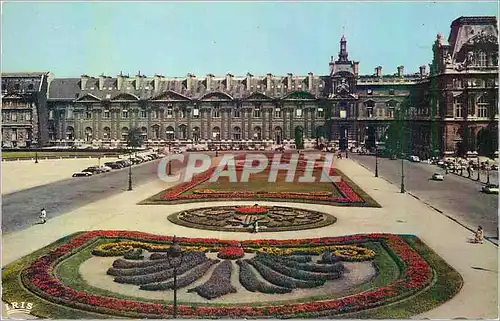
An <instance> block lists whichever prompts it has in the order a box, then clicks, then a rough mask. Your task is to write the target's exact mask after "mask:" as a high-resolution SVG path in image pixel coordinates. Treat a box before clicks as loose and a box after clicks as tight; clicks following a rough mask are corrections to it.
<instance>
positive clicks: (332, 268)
mask: <svg viewBox="0 0 500 321" xmlns="http://www.w3.org/2000/svg"><path fill="white" fill-rule="evenodd" d="M258 256H259V257H260V256H262V257H264V258H271V259H273V260H276V261H279V262H280V263H282V264H284V265H286V266H289V267H293V268H296V269H299V270H304V271H310V272H319V273H340V272H343V271H344V264H343V263H342V262H340V261H339V262H336V263H334V264H330V265H327V264H317V263H300V262H297V261H293V260H289V259H287V257H286V256H279V255H270V254H258Z"/></svg>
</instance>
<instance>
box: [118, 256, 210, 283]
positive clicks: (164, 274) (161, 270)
mask: <svg viewBox="0 0 500 321" xmlns="http://www.w3.org/2000/svg"><path fill="white" fill-rule="evenodd" d="M208 260H209V259H208V258H207V257H198V258H192V259H190V260H188V261H185V262H183V263H182V264H181V265H180V266H179V267H178V268H177V275H180V274H183V273H185V272H187V271H189V270H191V269H192V268H194V267H196V266H197V265H200V264H202V263H204V262H206V261H208ZM169 267H170V265H164V264H161V265H157V266H152V267H148V268H146V269H152V272H149V273H147V274H145V273H146V272H145V273H144V274H139V275H138V274H134V275H123V276H121V275H119V276H117V277H116V278H115V282H118V283H127V284H138V285H140V284H148V283H153V282H161V281H166V280H168V279H170V278H172V277H173V276H174V269H173V268H169ZM153 268H154V269H153ZM148 271H149V270H148Z"/></svg>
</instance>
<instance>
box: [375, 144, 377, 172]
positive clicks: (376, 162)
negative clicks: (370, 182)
mask: <svg viewBox="0 0 500 321" xmlns="http://www.w3.org/2000/svg"><path fill="white" fill-rule="evenodd" d="M375 177H378V148H377V146H375Z"/></svg>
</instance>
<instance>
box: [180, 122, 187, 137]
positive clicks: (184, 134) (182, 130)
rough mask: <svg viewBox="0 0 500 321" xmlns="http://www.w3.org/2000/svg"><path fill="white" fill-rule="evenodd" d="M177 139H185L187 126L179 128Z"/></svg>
mask: <svg viewBox="0 0 500 321" xmlns="http://www.w3.org/2000/svg"><path fill="white" fill-rule="evenodd" d="M179 139H187V126H186V125H180V126H179Z"/></svg>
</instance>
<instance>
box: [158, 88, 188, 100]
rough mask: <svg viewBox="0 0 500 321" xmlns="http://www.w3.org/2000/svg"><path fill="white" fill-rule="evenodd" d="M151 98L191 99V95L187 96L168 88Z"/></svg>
mask: <svg viewBox="0 0 500 321" xmlns="http://www.w3.org/2000/svg"><path fill="white" fill-rule="evenodd" d="M151 100H162V101H164V100H191V99H189V97H186V96H184V95H182V94H179V93H177V92H175V91H172V90H167V91H165V92H162V93H160V94H159V95H157V96H155V97H153V98H152V99H151Z"/></svg>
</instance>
